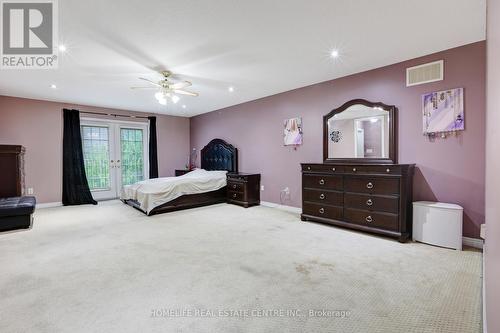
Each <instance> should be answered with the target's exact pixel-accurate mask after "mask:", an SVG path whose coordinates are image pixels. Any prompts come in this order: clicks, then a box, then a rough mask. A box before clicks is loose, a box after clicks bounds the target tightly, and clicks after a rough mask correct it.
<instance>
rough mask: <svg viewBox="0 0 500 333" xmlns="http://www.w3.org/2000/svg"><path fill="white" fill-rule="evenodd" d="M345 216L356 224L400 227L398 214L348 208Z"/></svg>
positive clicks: (383, 227)
mask: <svg viewBox="0 0 500 333" xmlns="http://www.w3.org/2000/svg"><path fill="white" fill-rule="evenodd" d="M344 218H345V219H346V220H347V221H349V222H351V223H355V224H360V225H365V226H368V227H375V228H382V229H386V230H393V231H396V230H398V229H399V224H398V215H394V214H384V213H376V212H369V211H364V210H358V209H349V208H346V209H345V211H344Z"/></svg>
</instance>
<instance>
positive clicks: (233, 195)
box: [227, 173, 260, 208]
mask: <svg viewBox="0 0 500 333" xmlns="http://www.w3.org/2000/svg"><path fill="white" fill-rule="evenodd" d="M227 202H228V203H232V204H235V205H240V206H243V207H245V208H248V207H250V206H254V205H259V204H260V174H251V173H228V174H227Z"/></svg>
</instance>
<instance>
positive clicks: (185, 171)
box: [175, 170, 191, 177]
mask: <svg viewBox="0 0 500 333" xmlns="http://www.w3.org/2000/svg"><path fill="white" fill-rule="evenodd" d="M189 171H191V170H175V177H179V176H182V175H185V174H186V173H188V172H189Z"/></svg>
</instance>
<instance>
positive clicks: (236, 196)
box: [227, 190, 245, 201]
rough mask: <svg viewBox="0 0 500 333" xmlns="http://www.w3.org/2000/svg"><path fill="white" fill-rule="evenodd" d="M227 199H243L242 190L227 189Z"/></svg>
mask: <svg viewBox="0 0 500 333" xmlns="http://www.w3.org/2000/svg"><path fill="white" fill-rule="evenodd" d="M227 199H228V200H236V201H245V200H244V199H245V193H243V192H234V191H230V190H228V191H227Z"/></svg>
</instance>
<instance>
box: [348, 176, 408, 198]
mask: <svg viewBox="0 0 500 333" xmlns="http://www.w3.org/2000/svg"><path fill="white" fill-rule="evenodd" d="M345 191H346V192H355V193H370V194H387V195H391V194H392V195H398V194H399V178H380V177H379V178H372V177H359V178H358V177H346V179H345Z"/></svg>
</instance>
